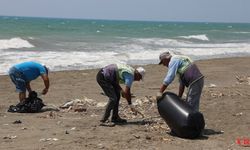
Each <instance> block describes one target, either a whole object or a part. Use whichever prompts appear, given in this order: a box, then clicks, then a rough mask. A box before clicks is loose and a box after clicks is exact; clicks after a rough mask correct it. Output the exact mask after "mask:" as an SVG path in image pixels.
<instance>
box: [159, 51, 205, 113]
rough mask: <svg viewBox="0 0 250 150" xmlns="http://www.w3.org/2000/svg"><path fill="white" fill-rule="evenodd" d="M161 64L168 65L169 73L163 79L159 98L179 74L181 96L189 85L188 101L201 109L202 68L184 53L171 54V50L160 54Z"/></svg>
mask: <svg viewBox="0 0 250 150" xmlns="http://www.w3.org/2000/svg"><path fill="white" fill-rule="evenodd" d="M159 59H160V63H159V65H160V64H162V65H163V66H166V67H168V72H167V75H166V76H165V78H164V80H163V84H162V86H161V88H160V91H159V92H158V93H157V96H156V97H157V99H159V98H160V97H161V96H162V93H163V92H164V91H165V90H166V88H167V87H168V86H169V85H170V84H171V83H172V81H173V80H174V78H175V76H176V75H178V76H179V81H180V85H179V94H178V96H179V97H180V98H181V97H182V95H183V92H184V90H185V87H188V93H187V98H186V101H187V103H188V104H189V106H191V108H192V109H194V110H196V111H199V103H200V96H201V92H202V89H203V84H204V76H203V75H202V74H201V72H200V70H199V69H198V67H197V66H196V64H194V63H193V62H192V60H191V59H190V58H189V57H187V56H183V55H171V54H170V53H169V52H164V53H162V54H160V56H159Z"/></svg>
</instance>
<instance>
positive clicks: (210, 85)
mask: <svg viewBox="0 0 250 150" xmlns="http://www.w3.org/2000/svg"><path fill="white" fill-rule="evenodd" d="M208 87H209V88H214V87H217V85H215V84H212V83H210V84H209V86H208Z"/></svg>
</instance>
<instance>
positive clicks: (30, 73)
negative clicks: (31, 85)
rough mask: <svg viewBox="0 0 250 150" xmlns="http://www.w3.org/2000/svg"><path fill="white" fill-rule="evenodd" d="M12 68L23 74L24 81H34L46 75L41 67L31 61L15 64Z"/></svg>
mask: <svg viewBox="0 0 250 150" xmlns="http://www.w3.org/2000/svg"><path fill="white" fill-rule="evenodd" d="M14 67H15V68H16V69H17V70H19V71H20V72H22V73H23V75H24V76H25V80H26V81H32V80H35V79H36V78H37V77H39V76H40V75H42V74H46V73H47V72H46V69H45V67H44V66H43V65H41V64H39V63H37V62H32V61H28V62H23V63H20V64H16V65H14Z"/></svg>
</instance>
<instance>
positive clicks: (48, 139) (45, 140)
mask: <svg viewBox="0 0 250 150" xmlns="http://www.w3.org/2000/svg"><path fill="white" fill-rule="evenodd" d="M58 140H59V139H57V138H47V139H45V138H42V139H40V140H39V141H40V142H47V141H58Z"/></svg>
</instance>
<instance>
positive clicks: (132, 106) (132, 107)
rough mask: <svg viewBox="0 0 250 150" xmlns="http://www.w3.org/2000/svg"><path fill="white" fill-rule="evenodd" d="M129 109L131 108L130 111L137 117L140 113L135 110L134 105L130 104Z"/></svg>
mask: <svg viewBox="0 0 250 150" xmlns="http://www.w3.org/2000/svg"><path fill="white" fill-rule="evenodd" d="M129 108H130V110H131V111H132V112H133V114H134V115H137V112H138V111H137V110H136V109H135V106H134V105H132V104H130V105H129Z"/></svg>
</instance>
